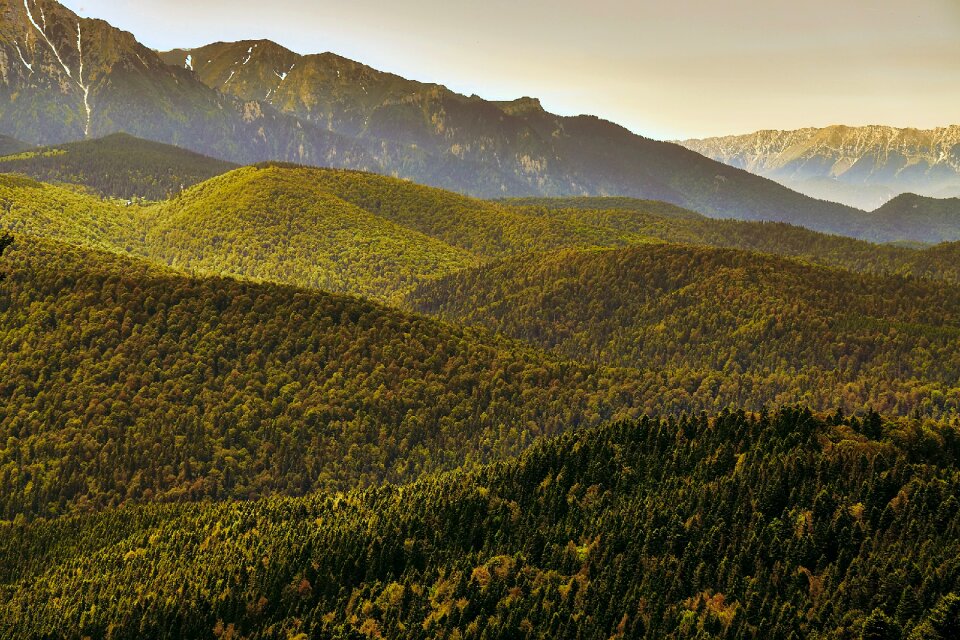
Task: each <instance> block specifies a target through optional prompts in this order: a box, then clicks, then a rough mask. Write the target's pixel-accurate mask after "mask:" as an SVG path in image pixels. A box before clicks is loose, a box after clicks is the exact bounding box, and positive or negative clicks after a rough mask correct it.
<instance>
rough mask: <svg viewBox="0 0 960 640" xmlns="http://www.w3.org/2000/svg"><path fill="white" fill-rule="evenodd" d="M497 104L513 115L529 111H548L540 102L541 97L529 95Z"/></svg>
mask: <svg viewBox="0 0 960 640" xmlns="http://www.w3.org/2000/svg"><path fill="white" fill-rule="evenodd" d="M496 104H497V106H499V107H500V108H501V109H502V110H503V112H504V113H506V114H509V115H511V116H516V115H524V114H528V113H546V110H545V109H544V108H543V105H542V104H541V103H540V99H539V98H530V97H528V96H524V97H522V98H517V99H516V100H509V101H506V102H497V103H496Z"/></svg>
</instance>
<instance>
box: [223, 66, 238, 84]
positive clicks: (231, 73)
mask: <svg viewBox="0 0 960 640" xmlns="http://www.w3.org/2000/svg"><path fill="white" fill-rule="evenodd" d="M236 73H237V72H236V71H234V70H232V69H231V70H230V77H228V78H227V80H226V82H224V83H223V84H227V82H230V81H231V80H233V76H235V75H236Z"/></svg>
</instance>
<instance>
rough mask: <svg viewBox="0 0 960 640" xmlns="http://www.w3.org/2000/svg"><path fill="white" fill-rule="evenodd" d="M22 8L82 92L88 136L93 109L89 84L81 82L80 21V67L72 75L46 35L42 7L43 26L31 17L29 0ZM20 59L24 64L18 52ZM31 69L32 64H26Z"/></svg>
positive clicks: (78, 38) (78, 33) (79, 47)
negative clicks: (75, 73) (74, 75)
mask: <svg viewBox="0 0 960 640" xmlns="http://www.w3.org/2000/svg"><path fill="white" fill-rule="evenodd" d="M23 8H24V9H26V11H27V19H28V20H29V21H30V24H32V25H33V27H34V28H35V29H36V30H37V31H39V32H40V35H41V36H43V39H44V40H45V41H46V43H47V46H49V47H50V50H51V51H53V55H54V56H55V57H56V58H57V62H59V63H60V66H61V67H63V71H64V72H65V73H66V74H67V77H68V78H70V79H71V80H73V81H74V82H75V83H76V84H77V86H78V87H80V90H81V91H82V92H83V108H84V110H86V112H87V124H86V126H85V127H84V130H83V131H84V135H85V136H87V137H89V136H90V122H91V121H92V119H93V109H92V108H91V107H90V85H89V84H85V83H84V82H83V43H82V41H81V40H82V35H81V33H80V23H79V22H77V54H78V55H79V56H80V67H79V69H78V70H77V77H76V78H74V77H73V73H72V72H71V71H70V67H68V66H67V65H66V63H65V62H64V61H63V58H61V57H60V52H59V51H57V48H56V47H55V46H54V45H53V42H52V41H51V40H50V38H49V36H47V16H46V15H44V13H43V7H40V21H41V22H43V27H41V26H40V25H39V24H37V21H36V20H35V19H34V18H33V12H32V11H30V0H23ZM19 50H20V47H19V46H17V51H19ZM20 59H21V60H22V61H23V63H24V64H26V63H27V62H26V60H23V54H20ZM28 68H30V70H31V71H33V67H32V66H28Z"/></svg>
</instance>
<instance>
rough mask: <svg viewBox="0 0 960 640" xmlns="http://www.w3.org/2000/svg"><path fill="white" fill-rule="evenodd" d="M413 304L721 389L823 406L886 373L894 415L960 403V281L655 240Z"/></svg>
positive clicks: (577, 355)
mask: <svg viewBox="0 0 960 640" xmlns="http://www.w3.org/2000/svg"><path fill="white" fill-rule="evenodd" d="M409 302H410V304H411V306H412V308H413V309H415V310H417V311H420V312H423V313H429V314H436V315H439V316H440V317H442V318H445V319H447V320H450V321H453V322H457V323H461V324H467V325H477V326H482V327H484V328H487V329H490V330H494V331H498V332H500V333H502V334H504V335H506V336H509V337H511V338H515V339H521V340H525V341H527V342H529V343H530V344H534V345H537V346H540V347H543V348H547V349H553V350H555V352H556V353H558V354H561V355H562V356H563V357H565V358H571V359H575V360H579V361H583V362H600V363H604V364H608V365H613V366H621V367H633V368H638V369H641V370H656V371H665V372H667V373H669V374H673V375H678V374H680V372H684V371H698V372H702V374H703V377H702V378H701V384H702V385H704V388H713V389H715V390H717V391H722V392H729V391H730V390H731V389H730V387H729V385H739V386H740V388H741V389H744V390H745V389H750V388H754V387H762V388H764V389H768V390H769V389H775V388H778V387H779V385H781V384H783V383H784V382H785V381H787V380H789V386H790V387H791V388H793V389H800V390H802V391H801V393H804V394H808V395H802V396H801V397H800V399H801V400H802V401H805V402H811V403H813V404H816V405H817V406H824V405H829V404H830V403H831V402H839V403H841V404H846V403H847V400H846V397H847V395H848V394H850V395H849V397H850V398H851V399H852V398H856V397H859V398H861V399H862V398H863V397H864V395H863V394H864V393H865V392H867V393H869V392H868V391H867V390H868V389H870V388H871V387H872V386H873V385H874V384H876V383H878V382H879V381H881V380H882V381H884V382H883V383H881V384H883V385H888V384H892V385H893V386H896V387H899V389H898V390H897V391H892V388H891V394H890V395H885V394H879V395H878V397H877V398H876V399H875V400H871V401H872V402H877V403H879V404H876V405H875V406H876V407H877V408H878V410H879V409H882V410H883V411H885V412H895V411H898V409H897V408H896V406H897V404H899V402H901V401H902V400H906V398H908V397H909V396H911V395H913V394H914V393H916V392H919V393H921V394H924V395H926V394H927V392H928V391H929V392H932V390H933V389H934V388H936V389H937V391H936V392H933V395H931V396H930V398H931V399H932V398H934V397H936V398H938V400H931V401H932V402H933V403H934V404H937V403H939V402H944V401H945V402H947V404H950V405H953V404H955V403H956V402H957V401H960V387H957V385H956V378H955V373H956V371H958V370H960V351H957V349H956V344H957V340H958V338H960V323H958V322H957V318H958V317H960V290H958V289H957V288H956V287H955V286H953V285H944V284H940V283H935V282H932V281H922V280H911V279H905V278H902V277H899V276H894V277H877V276H865V275H854V274H851V273H849V272H845V271H840V270H836V269H826V268H822V267H812V266H808V265H804V264H801V263H798V262H795V261H792V260H785V259H782V258H777V257H773V256H763V255H759V254H753V253H748V252H742V251H731V250H718V249H707V248H698V247H685V246H678V245H647V246H637V247H630V248H626V249H619V250H610V251H588V252H573V251H564V252H559V253H556V254H550V255H543V254H538V255H529V256H521V257H517V258H512V259H507V260H504V261H501V262H497V263H493V264H489V265H485V266H483V267H479V268H477V269H473V270H468V271H465V272H461V273H457V274H454V275H452V276H449V277H447V278H444V279H442V280H439V281H436V282H432V283H427V284H425V285H423V286H421V288H420V289H418V290H417V291H416V292H414V294H413V295H412V296H411V297H410V299H409ZM901 385H902V386H901ZM928 385H929V386H928ZM922 389H926V391H921V390H922ZM747 393H748V394H749V392H747ZM901 394H903V395H901ZM897 396H900V397H901V400H897V399H896V398H897ZM948 398H949V399H948ZM908 402H909V401H908ZM854 404H858V403H857V402H854ZM943 406H945V405H942V406H941V408H942V407H943ZM847 408H853V407H852V405H848V406H847ZM902 410H903V409H902V408H901V409H899V411H902Z"/></svg>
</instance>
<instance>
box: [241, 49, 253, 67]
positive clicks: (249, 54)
mask: <svg viewBox="0 0 960 640" xmlns="http://www.w3.org/2000/svg"><path fill="white" fill-rule="evenodd" d="M252 57H253V47H250V48H249V49H247V59H246V60H244V61H243V64H244V65H245V64H247V63H248V62H250V58H252Z"/></svg>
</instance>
